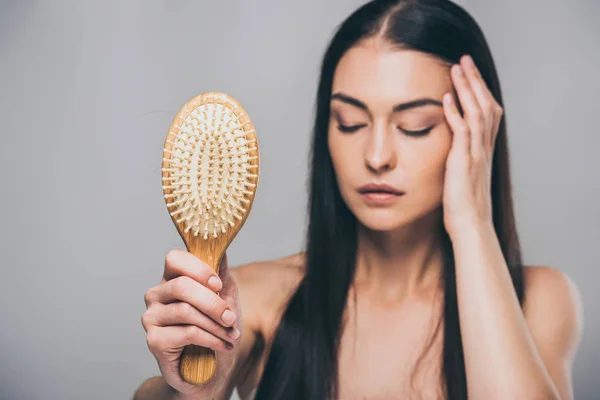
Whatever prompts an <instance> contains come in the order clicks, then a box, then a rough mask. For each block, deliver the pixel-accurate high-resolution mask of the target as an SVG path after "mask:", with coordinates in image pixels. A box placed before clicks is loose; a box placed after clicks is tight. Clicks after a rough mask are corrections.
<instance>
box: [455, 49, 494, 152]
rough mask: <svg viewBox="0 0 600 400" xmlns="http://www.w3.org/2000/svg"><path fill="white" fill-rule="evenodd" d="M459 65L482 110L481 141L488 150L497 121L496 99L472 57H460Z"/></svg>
mask: <svg viewBox="0 0 600 400" xmlns="http://www.w3.org/2000/svg"><path fill="white" fill-rule="evenodd" d="M461 66H462V67H463V70H464V72H465V76H466V77H467V80H468V81H469V84H470V86H471V89H472V90H473V93H474V95H475V98H476V99H477V103H478V104H479V108H480V109H481V111H482V112H483V115H484V121H485V128H484V131H483V136H482V143H483V146H484V148H485V149H486V150H488V151H489V150H490V148H491V143H492V141H493V136H494V135H495V132H494V125H495V124H496V121H497V119H498V118H497V115H496V106H497V103H496V100H495V99H494V96H493V95H492V93H491V92H490V90H489V88H488V86H487V84H486V83H485V81H484V80H483V78H482V76H481V73H480V72H479V70H478V69H477V66H476V65H475V64H474V62H473V59H472V58H471V57H470V56H465V57H463V58H462V59H461Z"/></svg>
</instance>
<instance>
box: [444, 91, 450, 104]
mask: <svg viewBox="0 0 600 400" xmlns="http://www.w3.org/2000/svg"><path fill="white" fill-rule="evenodd" d="M444 103H446V104H448V105H450V104H452V95H451V94H450V93H446V94H445V95H444Z"/></svg>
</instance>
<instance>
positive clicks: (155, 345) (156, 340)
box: [146, 329, 161, 352]
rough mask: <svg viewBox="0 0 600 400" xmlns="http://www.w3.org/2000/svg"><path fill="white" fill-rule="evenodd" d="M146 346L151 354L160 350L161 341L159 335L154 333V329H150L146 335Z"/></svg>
mask: <svg viewBox="0 0 600 400" xmlns="http://www.w3.org/2000/svg"><path fill="white" fill-rule="evenodd" d="M146 344H147V345H148V348H149V349H150V351H152V352H155V351H157V350H158V349H159V348H160V344H161V340H160V336H159V334H158V333H157V332H156V329H151V330H149V331H148V334H147V335H146Z"/></svg>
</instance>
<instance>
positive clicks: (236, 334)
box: [227, 327, 240, 340]
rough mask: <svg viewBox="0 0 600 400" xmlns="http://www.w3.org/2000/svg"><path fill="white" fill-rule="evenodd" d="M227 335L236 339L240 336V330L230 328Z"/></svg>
mask: <svg viewBox="0 0 600 400" xmlns="http://www.w3.org/2000/svg"><path fill="white" fill-rule="evenodd" d="M227 336H229V337H230V338H232V339H233V340H236V339H237V338H239V337H240V331H239V329H238V328H235V327H234V328H233V329H232V330H230V331H229V332H227Z"/></svg>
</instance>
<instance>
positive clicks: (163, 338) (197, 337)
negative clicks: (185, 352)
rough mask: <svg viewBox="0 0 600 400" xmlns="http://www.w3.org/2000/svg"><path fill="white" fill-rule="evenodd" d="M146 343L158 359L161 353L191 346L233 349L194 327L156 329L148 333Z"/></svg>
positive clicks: (217, 349)
mask: <svg viewBox="0 0 600 400" xmlns="http://www.w3.org/2000/svg"><path fill="white" fill-rule="evenodd" d="M146 343H147V345H148V349H150V352H152V354H154V355H155V356H156V357H157V358H158V356H159V355H160V354H161V353H164V352H172V351H173V350H179V349H183V348H184V347H185V346H187V345H190V344H194V345H196V346H202V347H207V348H209V349H213V350H214V351H229V350H231V349H232V348H233V346H232V345H231V344H228V343H227V342H225V341H223V340H221V339H219V338H218V337H216V336H215V335H213V334H211V333H209V332H206V331H204V330H202V329H200V328H198V327H197V326H194V325H186V326H157V327H154V328H152V329H150V330H149V331H148V334H147V335H146Z"/></svg>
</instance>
